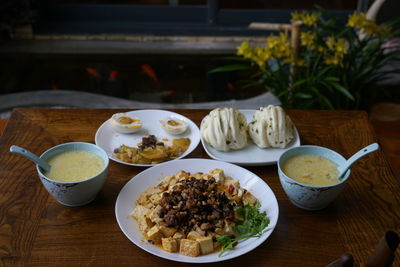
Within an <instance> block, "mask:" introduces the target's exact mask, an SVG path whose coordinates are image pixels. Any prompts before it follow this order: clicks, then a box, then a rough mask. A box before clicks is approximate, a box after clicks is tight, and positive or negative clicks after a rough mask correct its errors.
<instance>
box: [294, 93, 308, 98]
mask: <svg viewBox="0 0 400 267" xmlns="http://www.w3.org/2000/svg"><path fill="white" fill-rule="evenodd" d="M295 96H296V97H298V98H302V99H310V98H312V95H310V94H306V93H296V94H295Z"/></svg>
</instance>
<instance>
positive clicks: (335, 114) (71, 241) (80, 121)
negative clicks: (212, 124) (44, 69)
mask: <svg viewBox="0 0 400 267" xmlns="http://www.w3.org/2000/svg"><path fill="white" fill-rule="evenodd" d="M115 112H117V110H87V109H84V110H83V109H71V110H68V109H67V110H65V109H16V110H14V112H13V113H12V116H11V119H10V121H9V122H8V125H7V127H6V129H5V131H4V132H3V135H2V136H1V138H0V162H1V169H0V257H1V261H0V262H1V265H6V266H9V265H27V264H30V265H38V266H39V265H40V266H53V265H54V264H56V265H60V266H65V265H70V266H76V265H117V266H119V265H124V264H125V265H127V264H131V265H133V264H138V265H140V266H142V265H158V266H159V265H166V266H177V265H180V263H176V262H172V261H168V260H165V259H162V258H159V257H156V256H153V255H151V254H149V253H147V252H145V251H143V250H141V249H140V248H138V247H137V246H136V245H134V244H133V243H131V242H130V241H129V240H128V239H127V238H126V237H125V236H124V234H123V233H122V232H121V230H120V229H119V227H118V225H117V222H116V220H115V215H114V205H115V200H116V198H117V195H118V193H119V191H120V190H121V188H122V187H123V186H124V184H125V183H126V182H127V181H129V179H131V177H133V176H134V175H135V174H137V173H139V172H140V171H142V170H143V168H138V167H130V166H125V165H121V164H118V163H115V162H111V164H110V170H109V177H108V180H107V182H106V183H105V185H104V188H103V189H102V191H101V192H100V194H99V195H98V197H97V198H96V200H95V201H94V202H92V203H91V204H89V205H87V206H84V207H79V208H70V207H65V206H62V205H60V204H58V203H57V202H56V201H55V200H54V199H53V198H52V197H51V196H49V194H48V193H47V191H46V190H45V188H44V187H43V186H42V184H41V182H40V181H39V179H38V176H37V173H36V170H35V166H34V164H32V163H31V162H30V161H28V160H26V159H24V158H22V157H20V156H17V155H13V154H11V153H9V147H10V145H13V144H15V145H20V146H22V147H25V148H28V149H30V150H31V151H33V152H35V153H36V154H41V153H42V152H43V151H45V150H46V149H48V148H50V147H51V146H54V145H56V144H60V143H64V142H69V141H86V142H94V135H95V132H96V130H97V128H98V127H99V126H100V125H101V123H102V122H103V121H105V120H107V119H108V118H109V117H110V116H111V115H112V114H113V113H115ZM176 112H179V113H181V114H183V115H185V116H187V117H189V118H191V119H192V120H193V121H194V122H195V123H197V124H198V125H199V123H200V121H201V119H202V118H203V117H204V116H205V115H206V114H207V113H208V111H207V110H176ZM288 114H289V115H290V117H291V118H292V120H293V121H294V123H295V124H296V126H297V128H298V130H299V133H300V136H301V141H302V144H313V145H321V146H325V147H328V148H331V149H334V150H336V151H337V152H339V153H341V154H342V155H343V156H345V157H349V156H350V155H352V154H353V153H354V152H356V151H358V150H359V149H360V148H361V147H363V146H366V145H368V144H370V143H372V142H374V141H376V136H375V134H374V132H373V130H372V128H371V125H370V124H369V122H368V120H367V115H366V113H365V112H360V111H295V110H293V111H288ZM189 157H191V158H194V157H196V158H197V157H203V158H208V157H207V155H206V153H205V151H204V150H203V148H202V147H201V145H199V146H198V147H197V148H196V149H195V151H194V152H192V153H191V154H190V155H189ZM248 169H249V170H250V171H252V172H254V173H256V174H257V175H259V176H260V177H261V178H262V179H264V180H265V181H266V182H267V183H268V184H269V186H270V187H271V188H272V190H273V191H274V193H275V195H276V197H277V199H278V202H279V208H280V216H279V220H278V224H277V227H276V228H275V230H274V232H273V233H272V235H271V236H270V237H269V238H268V239H267V241H266V242H264V243H263V244H262V245H261V246H260V247H258V248H256V249H254V250H253V251H251V252H249V253H247V254H245V255H243V256H241V257H239V258H236V259H232V260H229V261H226V262H222V263H220V264H222V265H224V264H229V265H230V266H232V264H234V265H235V266H236V264H237V265H239V264H242V266H256V265H257V266H258V265H268V266H324V265H326V264H328V263H329V262H331V261H333V260H334V259H336V258H338V257H339V256H340V255H341V254H342V253H345V252H348V253H351V254H352V255H353V256H354V258H355V260H356V261H357V262H358V263H365V261H366V260H367V259H368V257H369V256H370V255H371V253H372V252H373V250H374V249H375V246H376V244H377V242H378V240H379V239H380V238H381V237H382V235H383V234H384V232H385V231H387V230H389V229H392V230H394V231H396V232H397V233H399V232H400V186H399V181H397V180H396V179H395V177H394V176H393V173H392V171H391V170H390V168H389V166H388V163H387V161H386V159H385V156H384V154H383V153H382V151H378V152H377V153H373V154H370V155H369V156H368V157H366V158H364V159H362V160H361V161H360V162H358V163H356V165H355V166H354V167H353V168H352V174H351V178H350V180H349V181H348V184H347V186H346V188H345V190H344V191H343V193H342V194H341V195H340V197H339V198H338V199H337V200H336V201H335V202H334V203H333V204H331V205H330V206H329V207H328V208H326V209H324V210H321V211H316V212H310V211H304V210H301V209H299V208H297V207H295V206H294V205H292V204H291V203H290V201H289V200H288V198H287V196H286V195H285V193H284V191H283V190H282V188H281V186H280V183H279V180H278V174H277V169H276V166H262V167H250V168H248ZM399 264H400V259H399V249H398V250H397V254H396V259H395V263H394V265H393V266H399Z"/></svg>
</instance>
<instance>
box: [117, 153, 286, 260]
mask: <svg viewBox="0 0 400 267" xmlns="http://www.w3.org/2000/svg"><path fill="white" fill-rule="evenodd" d="M215 168H218V169H222V170H223V171H224V173H225V175H226V176H230V177H232V178H233V179H235V180H238V181H239V182H240V186H241V187H242V188H245V189H246V190H248V191H249V192H250V193H252V194H253V196H255V197H256V198H257V199H258V201H259V202H260V205H261V207H260V210H261V211H266V212H267V216H268V218H269V220H270V223H269V225H268V226H267V229H266V230H265V232H264V233H263V234H262V235H261V236H260V237H258V238H249V239H246V240H242V241H240V242H239V244H238V245H237V246H236V247H235V249H233V250H229V251H227V252H226V253H225V254H224V255H222V256H219V252H215V253H211V254H207V255H201V256H199V257H188V256H184V255H181V254H179V253H170V252H167V251H165V250H162V249H161V248H159V247H157V246H154V245H152V244H150V243H149V242H146V241H144V239H143V236H142V234H141V233H140V231H139V230H138V226H137V224H136V221H135V220H133V219H132V218H131V217H130V216H129V214H130V212H131V211H132V209H133V208H135V206H136V200H137V199H138V197H139V195H140V194H141V193H142V192H144V191H145V190H146V189H147V188H149V187H150V186H154V185H157V184H158V183H160V182H161V180H162V179H163V178H164V177H165V176H167V175H174V174H176V173H177V172H179V171H180V170H184V171H187V172H191V173H196V172H203V173H207V172H209V171H210V170H212V169H215ZM115 216H116V218H117V222H118V225H119V227H120V228H121V230H122V232H123V233H124V234H125V235H126V237H127V238H129V240H131V241H132V242H133V243H134V244H135V245H137V246H138V247H140V248H141V249H143V250H145V251H147V252H149V253H151V254H153V255H155V256H158V257H162V258H165V259H169V260H173V261H180V262H188V263H207V262H217V261H225V260H228V259H232V258H235V257H238V256H240V255H243V254H245V253H247V252H249V251H251V250H253V249H255V248H256V247H258V246H259V245H261V244H262V243H263V242H264V241H265V240H267V239H268V237H269V236H270V235H271V233H272V231H273V230H274V228H275V226H276V224H277V222H278V217H279V206H278V202H277V200H276V197H275V194H274V192H273V191H272V190H271V188H270V187H269V186H268V185H267V184H266V183H265V182H264V181H263V180H262V179H261V178H260V177H258V176H257V175H255V174H254V173H252V172H250V171H248V170H246V169H245V168H242V167H239V166H236V165H233V164H230V163H226V162H220V161H216V160H210V159H182V160H175V161H170V162H165V163H161V164H158V165H156V166H154V167H151V168H148V169H146V170H144V171H142V172H141V173H139V174H138V175H136V176H135V177H133V178H132V179H131V180H129V182H127V183H126V184H125V186H124V187H123V188H122V189H121V191H120V192H119V194H118V197H117V201H116V203H115Z"/></svg>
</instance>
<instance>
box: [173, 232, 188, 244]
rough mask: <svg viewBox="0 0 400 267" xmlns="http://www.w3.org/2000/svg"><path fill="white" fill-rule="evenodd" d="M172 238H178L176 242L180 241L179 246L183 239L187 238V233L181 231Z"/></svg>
mask: <svg viewBox="0 0 400 267" xmlns="http://www.w3.org/2000/svg"><path fill="white" fill-rule="evenodd" d="M172 238H174V239H175V240H176V242H178V247H179V246H180V245H181V239H184V238H185V235H184V234H183V233H181V232H176V233H175V234H174V235H173V236H172Z"/></svg>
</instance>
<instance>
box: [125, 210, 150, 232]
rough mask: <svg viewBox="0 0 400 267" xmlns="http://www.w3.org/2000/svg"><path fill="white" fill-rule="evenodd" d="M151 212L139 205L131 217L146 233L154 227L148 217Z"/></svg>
mask: <svg viewBox="0 0 400 267" xmlns="http://www.w3.org/2000/svg"><path fill="white" fill-rule="evenodd" d="M149 212H150V210H149V209H148V208H146V207H144V206H142V205H137V206H136V207H135V208H134V209H133V210H132V212H131V214H130V216H131V217H132V218H134V219H135V220H136V222H137V224H138V227H139V230H140V231H141V232H146V231H148V230H149V228H151V227H152V226H153V223H152V222H151V220H150V219H149V218H148V217H147V214H148V213H149Z"/></svg>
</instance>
